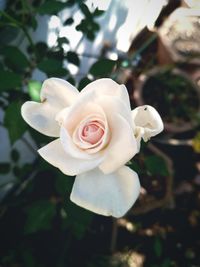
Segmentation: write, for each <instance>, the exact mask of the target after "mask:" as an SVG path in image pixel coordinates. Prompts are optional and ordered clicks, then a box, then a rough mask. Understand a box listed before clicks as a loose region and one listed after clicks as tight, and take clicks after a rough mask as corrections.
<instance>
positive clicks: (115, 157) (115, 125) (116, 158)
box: [99, 114, 138, 173]
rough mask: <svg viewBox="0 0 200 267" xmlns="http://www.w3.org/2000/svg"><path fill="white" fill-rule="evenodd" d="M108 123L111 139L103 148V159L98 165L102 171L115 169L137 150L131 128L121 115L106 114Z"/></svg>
mask: <svg viewBox="0 0 200 267" xmlns="http://www.w3.org/2000/svg"><path fill="white" fill-rule="evenodd" d="M108 124H109V128H110V132H111V139H110V143H109V144H108V145H107V147H106V149H105V159H104V161H103V162H102V163H101V165H100V166H99V168H100V169H101V170H102V171H103V172H104V173H111V172H113V171H116V170H117V169H118V168H119V167H121V166H123V165H124V164H125V163H126V162H128V161H129V160H130V159H131V158H132V157H133V156H134V155H135V154H136V153H137V152H138V148H137V142H136V139H135V136H134V134H133V129H132V127H131V126H130V125H129V123H128V122H127V121H126V120H125V119H124V118H123V117H122V116H121V115H119V114H110V115H108Z"/></svg>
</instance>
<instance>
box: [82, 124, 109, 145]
mask: <svg viewBox="0 0 200 267" xmlns="http://www.w3.org/2000/svg"><path fill="white" fill-rule="evenodd" d="M103 135H104V129H102V126H101V125H100V124H99V123H98V122H90V123H88V124H86V125H85V126H84V127H83V130H82V134H81V137H82V139H83V140H84V141H85V142H88V143H90V144H92V145H94V144H96V143H97V142H99V141H100V139H101V138H102V136H103Z"/></svg>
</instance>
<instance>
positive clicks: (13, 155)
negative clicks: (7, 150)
mask: <svg viewBox="0 0 200 267" xmlns="http://www.w3.org/2000/svg"><path fill="white" fill-rule="evenodd" d="M11 159H12V160H13V161H14V162H17V161H18V160H19V152H18V151H17V150H16V149H12V150H11Z"/></svg>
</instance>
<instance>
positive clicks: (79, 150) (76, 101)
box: [21, 78, 163, 217]
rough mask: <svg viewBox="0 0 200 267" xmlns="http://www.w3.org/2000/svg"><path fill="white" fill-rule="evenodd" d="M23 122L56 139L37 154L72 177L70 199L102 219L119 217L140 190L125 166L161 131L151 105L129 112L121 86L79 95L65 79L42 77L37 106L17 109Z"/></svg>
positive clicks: (103, 82)
mask: <svg viewBox="0 0 200 267" xmlns="http://www.w3.org/2000/svg"><path fill="white" fill-rule="evenodd" d="M21 112H22V116H23V118H24V120H25V121H26V122H27V123H28V124H29V125H30V126H32V127H33V128H35V129H36V130H37V131H39V132H41V133H43V134H45V135H48V136H52V137H57V139H56V140H54V141H53V142H51V143H49V144H48V145H46V146H44V147H42V148H40V149H39V150H38V152H39V154H40V155H41V156H42V157H43V158H44V159H45V160H46V161H48V162H49V163H50V164H52V165H54V166H55V167H57V168H59V169H60V170H61V171H62V172H63V173H64V174H67V175H76V178H75V182H74V185H73V189H72V193H71V196H70V199H71V200H72V201H73V202H74V203H76V204H77V205H79V206H81V207H84V208H86V209H88V210H91V211H93V212H95V213H98V214H102V215H106V216H109V215H112V216H114V217H121V216H123V215H124V214H125V213H126V212H127V211H128V210H129V209H130V208H131V206H132V205H133V204H134V202H135V201H136V199H137V197H138V195H139V192H140V183H139V179H138V175H137V174H136V173H135V172H134V171H133V170H131V169H130V168H129V167H127V166H124V165H125V164H126V163H127V162H128V161H129V160H130V159H131V158H132V157H133V156H134V155H135V154H136V153H138V151H139V147H140V141H141V138H143V139H144V140H145V141H146V140H147V139H149V138H150V137H151V136H154V135H156V134H158V133H159V132H161V131H162V130H163V124H162V120H161V119H160V116H159V114H158V113H157V111H156V110H155V109H154V108H152V107H150V106H142V107H139V108H136V109H135V110H133V111H131V108H130V102H129V96H128V93H127V89H126V87H125V86H124V85H119V84H117V83H116V82H114V81H113V80H111V79H99V80H96V81H94V82H92V83H90V84H89V85H87V86H86V87H85V88H84V89H83V90H82V91H81V92H80V93H79V92H78V90H77V89H76V88H75V87H74V86H72V85H71V84H69V83H68V82H67V81H65V80H61V79H57V78H50V79H47V80H46V81H45V82H44V83H43V86H42V89H41V103H36V102H32V101H28V102H26V103H24V104H23V106H22V110H21Z"/></svg>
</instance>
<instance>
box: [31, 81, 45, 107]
mask: <svg viewBox="0 0 200 267" xmlns="http://www.w3.org/2000/svg"><path fill="white" fill-rule="evenodd" d="M41 87H42V83H41V82H38V81H33V80H32V81H29V83H28V92H29V95H30V97H31V99H32V100H33V101H36V102H40V91H41Z"/></svg>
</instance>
